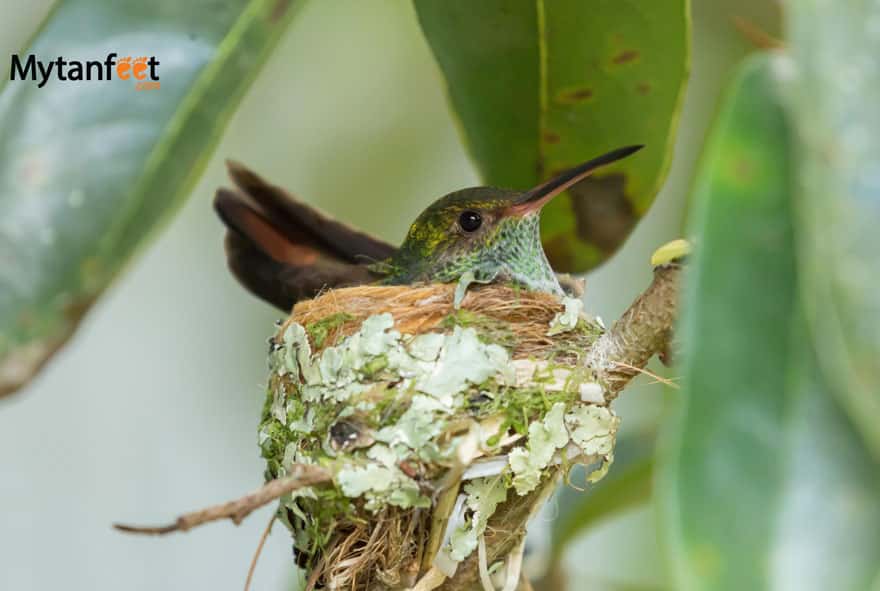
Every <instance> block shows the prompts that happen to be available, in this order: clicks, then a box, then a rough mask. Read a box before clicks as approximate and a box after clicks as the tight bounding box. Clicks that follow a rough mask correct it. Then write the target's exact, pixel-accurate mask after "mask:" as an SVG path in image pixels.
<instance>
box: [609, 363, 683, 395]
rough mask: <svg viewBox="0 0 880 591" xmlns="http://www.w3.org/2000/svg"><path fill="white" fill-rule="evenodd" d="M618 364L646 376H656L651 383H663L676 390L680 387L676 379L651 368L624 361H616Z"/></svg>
mask: <svg viewBox="0 0 880 591" xmlns="http://www.w3.org/2000/svg"><path fill="white" fill-rule="evenodd" d="M616 363H617V365H619V366H620V367H623V368H625V369H631V370H633V371H635V372H638V373H642V374H645V375H646V376H649V377H652V378H654V381H653V382H649V383H651V384H663V385H664V386H669V387H670V388H674V389H676V390H678V389H679V386H678V384H676V383H675V380H673V379H672V378H664V377H663V376H661V375H658V374H656V373H654V372H653V371H651V370H649V369H645V368H644V367H635V366H634V365H630V364H629V363H624V362H623V361H618V362H616Z"/></svg>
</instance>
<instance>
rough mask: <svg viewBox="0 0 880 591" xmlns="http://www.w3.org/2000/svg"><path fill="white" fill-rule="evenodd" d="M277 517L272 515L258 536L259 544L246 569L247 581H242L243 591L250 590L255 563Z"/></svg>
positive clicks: (255, 567) (275, 514)
mask: <svg viewBox="0 0 880 591" xmlns="http://www.w3.org/2000/svg"><path fill="white" fill-rule="evenodd" d="M277 517H278V513H272V517H271V519H269V523H267V524H266V529H264V530H263V535H261V536H260V542H259V543H258V544H257V550H256V551H255V552H254V557H253V558H252V559H251V566H250V568H248V574H247V579H245V581H244V591H248V589H250V588H251V580H253V578H254V571H255V570H257V561H258V560H259V559H260V554H262V553H263V546H264V545H265V544H266V540H267V539H268V538H269V534H270V533H271V532H272V525H274V523H275V518H277Z"/></svg>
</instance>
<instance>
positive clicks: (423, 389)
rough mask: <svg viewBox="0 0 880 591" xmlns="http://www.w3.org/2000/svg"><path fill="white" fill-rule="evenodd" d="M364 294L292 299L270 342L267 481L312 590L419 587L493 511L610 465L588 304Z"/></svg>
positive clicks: (436, 291)
mask: <svg viewBox="0 0 880 591" xmlns="http://www.w3.org/2000/svg"><path fill="white" fill-rule="evenodd" d="M453 289H454V288H453V286H448V285H429V286H424V287H416V288H413V287H377V286H367V287H356V288H349V289H341V290H336V291H331V292H328V293H325V294H323V295H322V296H320V297H319V298H316V299H314V300H310V301H306V302H301V303H299V304H297V306H296V308H295V309H294V311H293V314H292V315H291V317H290V319H288V320H287V321H286V322H285V323H283V324H282V326H281V328H280V330H279V331H278V333H277V334H276V335H275V337H274V338H273V346H272V349H271V352H270V370H271V374H270V379H269V386H268V395H267V399H266V404H265V405H264V409H263V416H262V421H261V424H260V446H261V450H262V454H263V457H264V458H265V459H266V461H267V473H266V476H267V478H276V477H279V476H283V475H284V474H285V468H286V467H289V466H290V465H291V464H292V463H316V464H320V465H322V466H325V467H327V468H329V469H330V470H331V471H332V472H333V474H334V481H333V483H332V484H331V485H326V486H316V487H312V488H309V489H302V490H299V491H297V492H296V493H294V494H293V495H290V496H288V497H286V498H283V499H282V503H281V507H280V509H279V515H280V516H281V518H282V520H283V521H284V522H285V523H286V524H287V525H288V527H289V528H290V529H291V531H292V533H293V537H294V546H295V548H296V551H297V554H298V558H299V560H300V564H301V565H302V566H305V567H306V568H307V569H308V570H309V571H310V573H311V575H310V579H309V581H310V584H311V585H312V586H317V587H329V588H346V589H348V588H350V589H376V588H379V589H381V588H388V589H395V588H405V587H410V586H412V585H413V584H415V583H416V581H417V580H418V579H419V578H420V577H421V576H423V575H425V573H426V571H427V570H428V569H430V568H432V567H433V568H435V569H439V570H440V571H442V572H443V573H445V575H447V576H451V574H452V572H454V570H455V568H456V566H457V565H458V564H459V563H460V562H462V561H464V560H466V559H469V557H472V555H474V553H475V549H476V547H477V545H478V542H479V540H480V539H481V538H482V537H483V535H484V532H485V529H486V526H487V523H488V521H489V519H490V518H491V517H492V515H493V513H494V512H495V510H496V508H497V507H498V506H499V505H501V504H503V503H505V502H510V499H513V498H514V497H516V496H520V497H524V496H527V495H530V494H534V493H535V491H536V490H537V489H538V488H539V486H541V483H542V482H547V481H548V479H552V478H554V477H555V475H556V474H557V472H558V470H559V469H560V466H561V467H563V468H564V467H565V466H567V465H568V464H569V463H570V462H574V461H582V462H589V463H595V462H597V461H601V462H602V464H603V465H607V464H608V463H609V462H610V461H611V458H612V447H613V443H614V435H615V432H616V429H617V417H616V416H615V415H614V414H613V413H612V412H611V411H610V409H608V408H607V404H606V401H605V397H604V396H603V392H602V390H601V387H600V386H599V385H597V384H595V383H593V382H592V381H591V376H590V375H588V374H587V372H586V371H584V370H583V369H582V368H581V367H580V366H579V363H578V361H579V358H580V356H581V355H582V354H583V353H584V352H585V351H586V350H587V349H588V348H589V347H590V345H591V344H592V343H593V342H594V340H595V339H596V338H597V337H598V336H599V335H600V334H601V332H602V329H601V327H600V326H599V325H598V324H597V323H595V322H594V321H592V320H589V319H587V318H586V317H584V316H583V315H582V314H581V312H580V306H579V305H578V304H579V302H576V301H574V300H566V301H562V300H559V299H557V298H555V297H554V296H551V295H547V294H541V293H531V292H525V291H522V290H518V289H514V288H511V287H505V286H499V285H489V286H484V287H480V288H477V289H473V290H471V291H470V292H468V294H467V296H466V297H465V299H464V301H463V302H462V305H461V308H460V309H458V310H456V309H454V308H453V305H452V299H453Z"/></svg>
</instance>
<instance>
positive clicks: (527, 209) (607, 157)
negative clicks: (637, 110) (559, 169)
mask: <svg viewBox="0 0 880 591" xmlns="http://www.w3.org/2000/svg"><path fill="white" fill-rule="evenodd" d="M642 148H644V146H627V147H625V148H618V149H617V150H612V151H611V152H608V153H607V154H602V155H601V156H599V157H598V158H593V159H592V160H588V161H587V162H584V163H583V164H581V165H579V166H575V167H574V168H571V169H569V170H566V171H565V172H563V173H561V174H559V175H557V176H556V177H554V178H552V179H550V180H549V181H547V182H545V183H543V184H540V185H538V186H537V187H535V188H534V189H531V190H530V191H526V192H525V193H523V194H522V195H521V196H520V197H519V198H518V199H517V200H516V202H515V203H514V204H513V205H511V206H510V208H509V209H508V211H509V213H510V214H512V215H526V214H528V213H532V212H534V211H539V210H540V209H541V208H542V207H544V205H546V204H547V202H549V201H550V200H551V199H553V198H554V197H556V196H557V195H559V194H560V193H562V192H563V191H565V190H566V189H568V188H569V187H571V186H572V185H575V184H577V183H579V182H581V181H582V180H584V179H585V178H587V177H588V176H590V175H591V174H593V171H595V170H596V169H597V168H601V167H602V166H605V165H606V164H611V163H612V162H617V161H618V160H620V159H622V158H626V157H627V156H629V155H630V154H633V153H635V152H638V151H639V150H641V149H642Z"/></svg>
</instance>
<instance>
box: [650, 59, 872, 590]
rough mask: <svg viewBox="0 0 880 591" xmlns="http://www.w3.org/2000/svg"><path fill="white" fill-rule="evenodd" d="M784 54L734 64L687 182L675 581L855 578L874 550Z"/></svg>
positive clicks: (833, 584)
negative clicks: (829, 359)
mask: <svg viewBox="0 0 880 591" xmlns="http://www.w3.org/2000/svg"><path fill="white" fill-rule="evenodd" d="M779 66H780V63H779V62H778V61H773V60H771V59H770V58H767V57H760V58H757V59H754V60H751V61H749V62H748V63H747V64H746V66H745V67H744V68H743V70H742V71H741V73H740V75H739V77H738V78H737V80H736V82H735V84H734V86H733V88H732V90H731V93H730V95H729V96H728V99H727V101H726V104H725V107H724V108H723V109H722V111H721V113H720V117H719V121H718V123H717V126H716V129H715V131H714V132H713V134H712V136H711V138H710V142H709V146H708V149H707V150H706V153H705V156H704V161H703V163H702V167H701V174H700V176H699V178H698V181H697V185H696V195H695V206H696V210H695V212H694V215H693V219H692V220H691V223H692V226H693V228H694V229H695V231H696V234H697V240H696V244H697V246H698V248H697V250H696V253H695V256H694V257H693V258H692V259H691V261H692V262H691V267H690V270H689V275H688V280H687V285H686V289H685V295H684V303H683V306H682V308H683V318H682V321H681V326H680V331H679V337H680V339H681V342H682V343H683V350H682V366H681V368H680V373H681V386H682V389H681V400H680V409H679V416H678V420H677V421H676V422H675V424H674V425H672V426H673V427H674V428H675V429H674V430H672V431H669V432H667V433H666V436H667V437H668V439H667V441H666V442H665V443H666V445H664V446H662V454H661V456H660V460H659V462H658V467H657V476H658V481H657V492H658V494H657V498H658V501H659V506H658V509H659V512H660V514H661V516H662V519H663V521H664V525H665V532H666V537H667V540H666V541H667V549H668V553H669V557H670V560H671V563H672V567H673V568H672V572H673V574H674V578H675V583H676V585H675V588H676V589H684V590H691V589H713V590H725V589H731V590H733V589H737V590H741V589H753V590H761V589H777V588H778V589H801V590H810V589H817V590H818V589H841V590H844V589H852V590H863V589H868V588H869V586H870V584H871V581H872V580H873V579H874V577H875V576H876V574H877V564H878V559H880V471H878V466H877V465H876V463H875V462H874V461H873V460H872V459H871V458H870V456H869V455H868V454H867V453H866V451H865V449H864V448H863V446H862V444H861V441H860V440H859V438H858V436H857V435H856V434H855V432H854V430H853V428H852V425H851V424H850V423H849V422H848V421H847V420H846V419H845V417H843V416H841V414H840V412H839V411H838V409H837V408H836V403H835V399H834V398H833V396H832V394H831V393H830V392H829V390H828V389H827V387H826V386H825V385H824V384H823V378H822V376H820V375H818V374H817V372H816V369H815V365H816V364H815V362H814V356H813V350H812V344H811V343H810V340H809V338H808V336H807V335H808V331H807V330H806V327H805V322H804V319H803V315H802V314H801V307H800V302H799V294H798V290H797V284H798V271H797V264H796V259H795V220H794V215H793V206H792V202H793V199H792V193H791V187H792V175H793V163H792V159H791V154H792V152H793V150H792V145H791V140H790V133H789V128H788V124H787V120H786V114H785V112H784V109H783V105H782V102H781V100H780V96H779V92H778V86H779V85H778V83H777V80H776V78H775V75H774V74H775V71H776V69H777V68H779Z"/></svg>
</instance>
